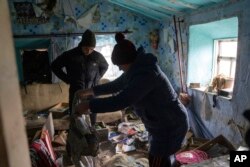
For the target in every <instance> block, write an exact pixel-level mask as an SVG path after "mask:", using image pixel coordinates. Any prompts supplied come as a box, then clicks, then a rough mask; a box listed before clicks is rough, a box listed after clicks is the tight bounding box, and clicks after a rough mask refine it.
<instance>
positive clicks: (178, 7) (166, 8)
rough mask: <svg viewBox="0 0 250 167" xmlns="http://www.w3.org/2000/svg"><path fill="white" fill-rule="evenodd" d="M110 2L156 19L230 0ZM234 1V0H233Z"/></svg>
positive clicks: (167, 17)
mask: <svg viewBox="0 0 250 167" xmlns="http://www.w3.org/2000/svg"><path fill="white" fill-rule="evenodd" d="M108 1H109V2H110V3H113V4H115V5H118V6H121V7H123V8H126V9H128V10H130V11H133V12H135V13H139V14H142V15H144V16H146V17H149V18H151V19H154V20H159V21H160V20H166V19H171V18H172V17H173V16H174V15H175V16H183V15H186V14H188V13H190V12H193V11H195V10H197V9H202V8H207V7H212V6H216V5H219V4H222V3H227V2H230V1H229V0H108ZM231 1H232V0H231Z"/></svg>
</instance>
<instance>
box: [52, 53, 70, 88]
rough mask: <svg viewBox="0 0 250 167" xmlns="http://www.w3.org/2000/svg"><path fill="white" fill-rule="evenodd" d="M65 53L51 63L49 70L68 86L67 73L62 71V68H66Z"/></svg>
mask: <svg viewBox="0 0 250 167" xmlns="http://www.w3.org/2000/svg"><path fill="white" fill-rule="evenodd" d="M66 62H67V60H66V53H63V54H62V55H60V56H58V57H57V58H56V59H55V60H54V61H53V62H52V63H51V70H52V71H53V72H54V73H55V75H56V76H57V77H58V78H59V79H61V80H62V81H64V82H65V83H67V84H69V82H70V81H69V77H68V75H67V73H65V72H64V71H63V67H65V66H66Z"/></svg>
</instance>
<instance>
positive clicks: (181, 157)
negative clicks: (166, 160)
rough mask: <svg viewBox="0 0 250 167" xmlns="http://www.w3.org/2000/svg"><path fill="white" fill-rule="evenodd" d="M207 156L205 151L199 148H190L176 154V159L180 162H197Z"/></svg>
mask: <svg viewBox="0 0 250 167" xmlns="http://www.w3.org/2000/svg"><path fill="white" fill-rule="evenodd" d="M208 158H209V157H208V155H207V153H206V152H204V151H201V150H190V151H184V152H181V153H178V154H176V160H177V161H178V162H179V163H180V164H193V163H199V162H201V161H204V160H206V159H208Z"/></svg>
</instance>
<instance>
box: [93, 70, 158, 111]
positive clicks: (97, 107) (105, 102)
mask: <svg viewBox="0 0 250 167" xmlns="http://www.w3.org/2000/svg"><path fill="white" fill-rule="evenodd" d="M153 80H154V78H152V76H150V74H141V75H138V76H135V77H133V79H132V80H131V81H130V82H129V84H128V85H127V86H126V87H125V88H124V89H123V90H122V91H121V92H119V93H118V94H117V95H114V96H111V97H106V98H94V99H92V100H90V103H89V105H90V110H91V112H93V113H104V112H114V111H117V110H121V109H124V108H126V107H128V106H131V105H134V104H136V103H137V102H138V101H140V100H141V99H142V98H144V97H145V96H146V95H147V94H148V93H149V92H150V91H151V90H152V89H153V88H154V87H155V85H156V84H154V83H152V82H149V81H153Z"/></svg>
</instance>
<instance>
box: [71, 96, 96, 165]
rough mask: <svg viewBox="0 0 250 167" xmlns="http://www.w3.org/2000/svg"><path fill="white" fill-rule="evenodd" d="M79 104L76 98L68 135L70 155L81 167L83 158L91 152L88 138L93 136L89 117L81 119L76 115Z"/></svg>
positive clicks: (84, 116)
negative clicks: (76, 107)
mask: <svg viewBox="0 0 250 167" xmlns="http://www.w3.org/2000/svg"><path fill="white" fill-rule="evenodd" d="M77 103H78V101H77V99H76V97H75V98H74V100H73V105H72V115H71V121H70V127H69V134H68V139H67V140H68V143H69V145H70V153H71V157H72V161H73V163H74V164H75V166H76V167H81V166H82V163H81V156H82V155H86V150H89V144H88V143H89V142H88V137H87V136H89V135H91V131H90V119H89V116H87V115H82V116H81V117H79V116H76V115H74V111H75V105H76V104H77Z"/></svg>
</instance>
